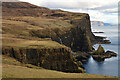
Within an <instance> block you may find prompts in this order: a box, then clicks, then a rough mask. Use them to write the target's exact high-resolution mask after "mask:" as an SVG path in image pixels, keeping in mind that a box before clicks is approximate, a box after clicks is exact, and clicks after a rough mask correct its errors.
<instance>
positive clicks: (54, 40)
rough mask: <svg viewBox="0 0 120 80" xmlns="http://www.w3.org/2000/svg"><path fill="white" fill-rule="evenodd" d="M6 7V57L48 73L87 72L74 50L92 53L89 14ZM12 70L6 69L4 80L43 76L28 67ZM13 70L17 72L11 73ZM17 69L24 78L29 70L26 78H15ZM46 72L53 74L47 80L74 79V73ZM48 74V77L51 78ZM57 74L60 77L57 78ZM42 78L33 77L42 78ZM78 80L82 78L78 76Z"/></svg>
mask: <svg viewBox="0 0 120 80" xmlns="http://www.w3.org/2000/svg"><path fill="white" fill-rule="evenodd" d="M2 6H3V7H2V8H3V9H2V13H3V20H2V40H3V44H2V46H3V49H2V52H3V55H8V56H11V57H13V58H15V59H17V60H18V61H20V62H21V63H26V64H32V65H36V66H39V67H43V68H46V69H51V70H57V71H63V72H77V73H80V72H85V70H84V69H83V68H81V67H79V65H78V64H77V63H76V62H75V60H74V58H73V57H72V54H71V50H73V51H81V52H89V51H91V50H92V43H93V42H94V41H95V36H94V35H93V33H92V32H91V25H90V18H89V15H88V14H85V13H71V12H67V11H62V10H51V9H48V8H44V7H39V6H35V5H32V4H29V3H26V2H15V3H14V2H4V3H3V5H2ZM6 65H8V64H6ZM6 65H5V66H6ZM8 66H9V67H8V68H5V67H4V66H3V68H4V71H3V73H4V74H3V75H4V77H12V76H11V75H12V74H14V76H13V77H16V76H17V77H30V76H29V75H25V74H28V72H29V70H31V71H32V72H33V73H35V72H37V73H39V74H42V73H41V71H39V70H38V71H37V70H35V69H28V68H25V67H20V68H19V69H18V67H19V66H13V65H8ZM13 67H15V68H13ZM13 69H15V71H14V72H13V73H10V72H11V70H12V71H13ZM17 69H18V70H19V71H18V72H20V74H22V72H21V71H24V70H25V69H26V71H24V72H25V73H24V75H25V76H24V75H21V76H20V75H15V73H16V71H17ZM45 71H46V72H48V73H50V74H48V76H47V77H51V76H52V77H65V76H66V77H71V76H70V75H72V74H70V73H69V74H66V73H61V72H52V71H49V70H45ZM32 72H31V73H32ZM46 72H45V73H44V74H46V75H47V73H46ZM53 73H54V74H58V75H57V76H54V75H53ZM39 74H35V75H34V74H32V75H34V76H33V77H38V76H40V75H39ZM64 74H65V75H64ZM46 75H42V76H41V77H45V76H46ZM59 75H61V76H59ZM80 75H81V76H82V77H84V76H85V75H86V76H88V77H101V76H94V75H90V74H85V73H84V74H80ZM72 77H73V76H72ZM75 77H80V76H79V74H75ZM102 77H104V76H102Z"/></svg>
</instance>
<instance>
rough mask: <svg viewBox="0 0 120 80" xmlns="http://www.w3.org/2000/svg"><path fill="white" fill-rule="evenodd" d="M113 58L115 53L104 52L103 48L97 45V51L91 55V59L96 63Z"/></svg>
mask: <svg viewBox="0 0 120 80" xmlns="http://www.w3.org/2000/svg"><path fill="white" fill-rule="evenodd" d="M113 56H115V57H116V56H117V53H115V52H113V51H106V52H105V50H104V48H103V47H102V46H101V45H99V47H98V49H97V50H96V51H94V52H93V53H92V57H93V59H95V60H96V61H99V62H100V61H104V60H105V59H106V58H111V57H113Z"/></svg>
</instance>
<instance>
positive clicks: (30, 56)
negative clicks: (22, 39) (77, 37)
mask: <svg viewBox="0 0 120 80" xmlns="http://www.w3.org/2000/svg"><path fill="white" fill-rule="evenodd" d="M2 54H3V55H8V56H11V57H13V58H15V59H17V60H18V61H20V62H22V63H26V64H33V65H37V66H40V67H43V68H46V69H51V70H58V71H63V72H78V73H80V72H84V69H83V68H80V67H79V65H78V64H77V63H76V62H75V61H74V60H73V57H72V55H71V49H70V48H40V47H39V48H17V47H4V48H3V49H2Z"/></svg>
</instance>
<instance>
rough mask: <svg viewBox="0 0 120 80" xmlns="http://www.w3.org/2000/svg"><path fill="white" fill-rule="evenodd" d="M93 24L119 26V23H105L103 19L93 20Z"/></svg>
mask: <svg viewBox="0 0 120 80" xmlns="http://www.w3.org/2000/svg"><path fill="white" fill-rule="evenodd" d="M91 25H94V26H117V25H118V24H112V23H105V22H103V21H91Z"/></svg>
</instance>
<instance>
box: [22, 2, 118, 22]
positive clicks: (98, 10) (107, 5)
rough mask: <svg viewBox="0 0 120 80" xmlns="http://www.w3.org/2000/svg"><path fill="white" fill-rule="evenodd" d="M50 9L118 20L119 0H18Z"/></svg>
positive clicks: (100, 18) (109, 20) (92, 17)
mask: <svg viewBox="0 0 120 80" xmlns="http://www.w3.org/2000/svg"><path fill="white" fill-rule="evenodd" d="M20 1H25V2H30V3H32V4H36V5H38V6H44V7H48V8H51V9H62V10H65V11H71V12H80V13H81V12H82V13H88V14H89V15H90V18H91V20H92V21H94V20H95V21H103V22H107V23H117V22H118V1H119V0H20Z"/></svg>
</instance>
